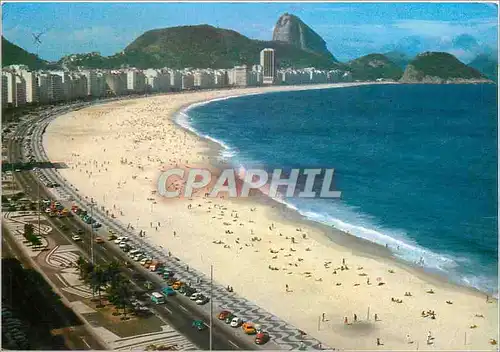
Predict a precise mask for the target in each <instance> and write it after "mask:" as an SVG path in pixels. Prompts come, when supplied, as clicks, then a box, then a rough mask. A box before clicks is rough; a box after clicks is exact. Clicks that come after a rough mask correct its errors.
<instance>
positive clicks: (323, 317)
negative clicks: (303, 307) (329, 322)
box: [321, 313, 325, 321]
mask: <svg viewBox="0 0 500 352" xmlns="http://www.w3.org/2000/svg"><path fill="white" fill-rule="evenodd" d="M321 320H322V321H325V313H323V314H322V315H321Z"/></svg>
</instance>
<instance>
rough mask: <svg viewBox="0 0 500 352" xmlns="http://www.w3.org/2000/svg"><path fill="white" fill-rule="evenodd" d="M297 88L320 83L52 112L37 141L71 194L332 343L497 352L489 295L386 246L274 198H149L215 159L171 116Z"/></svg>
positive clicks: (494, 312) (494, 310)
mask: <svg viewBox="0 0 500 352" xmlns="http://www.w3.org/2000/svg"><path fill="white" fill-rule="evenodd" d="M347 85H349V84H336V85H330V86H335V87H337V88H338V89H340V88H342V87H343V86H347ZM306 88H307V89H313V88H321V87H318V86H308V87H269V88H249V89H232V90H220V91H202V92H191V93H179V94H167V95H161V96H152V97H147V98H141V99H135V100H126V101H118V102H112V103H109V104H105V105H97V106H94V107H90V108H86V109H82V110H79V111H75V112H71V113H69V114H67V115H64V116H61V117H58V118H57V119H55V120H54V121H53V122H52V123H51V124H50V125H49V126H48V127H47V130H46V133H45V134H44V138H43V145H44V148H45V150H46V151H47V155H48V156H49V158H50V160H51V161H53V162H64V163H66V164H67V165H68V168H67V169H61V170H59V172H60V174H61V175H62V176H63V177H64V178H66V179H67V180H68V182H70V183H71V184H73V185H74V186H75V187H76V188H77V189H78V190H79V192H80V194H82V195H85V196H87V197H89V198H90V197H93V198H94V200H95V201H96V202H97V204H98V206H99V207H101V206H103V207H105V209H107V210H109V213H110V214H113V215H114V216H115V217H116V218H118V219H119V220H120V221H121V222H122V223H124V224H125V225H127V224H130V225H131V226H133V227H134V228H135V229H136V231H137V232H139V231H140V230H143V231H146V240H148V241H151V242H152V243H155V244H157V245H162V246H163V247H165V248H168V249H169V250H170V251H171V252H172V253H174V254H175V256H177V257H179V258H180V259H181V260H183V261H184V262H186V263H188V264H189V265H190V266H191V267H194V268H196V269H197V270H199V271H202V272H204V273H207V274H208V273H209V271H210V264H213V266H214V278H215V280H216V281H217V282H218V283H220V284H222V285H224V286H227V285H231V286H233V287H234V290H235V291H236V292H238V293H239V294H241V295H242V296H244V297H246V298H247V299H249V300H251V301H253V302H255V303H256V304H257V305H259V306H261V307H262V308H264V309H266V310H268V311H269V312H271V313H273V314H275V315H277V316H279V317H280V318H282V319H284V320H286V321H288V322H289V323H291V324H293V325H295V326H297V327H298V328H300V329H302V330H304V331H306V332H307V333H309V334H310V335H312V336H314V337H316V338H317V339H319V340H320V341H323V342H324V343H326V344H328V345H329V346H332V347H335V348H342V349H351V350H360V349H370V350H374V349H380V350H416V349H419V350H496V349H497V346H494V345H491V344H490V340H491V339H495V340H497V341H498V301H497V300H493V299H490V300H489V302H487V300H486V295H485V294H482V293H479V292H476V291H473V290H472V289H467V288H464V287H459V286H455V285H452V284H449V283H446V282H445V280H440V279H439V278H436V277H432V276H430V275H427V274H424V273H422V272H421V271H420V270H417V269H414V268H411V267H410V266H407V265H404V264H402V263H400V262H398V261H396V260H394V259H392V258H391V257H390V255H389V254H388V253H386V251H385V249H384V248H379V247H378V246H375V245H367V244H365V243H363V241H360V240H358V239H355V238H352V237H351V236H349V235H345V234H342V233H339V232H338V231H336V230H334V229H331V228H328V227H326V226H319V225H317V224H314V223H310V222H308V221H304V220H303V219H301V218H300V216H298V215H296V216H295V215H293V214H290V213H291V211H288V210H284V209H283V206H280V205H279V204H275V203H274V202H262V201H255V200H252V198H247V199H232V200H228V199H204V198H193V199H192V200H189V199H184V200H172V199H171V200H165V199H162V198H161V197H160V196H158V195H157V194H155V191H156V190H157V179H158V176H159V173H160V171H161V169H162V168H163V167H165V166H169V165H170V166H172V165H176V164H182V165H208V164H212V165H213V164H216V161H217V160H216V158H217V155H216V150H214V146H212V145H211V143H208V142H207V141H205V140H202V139H201V138H199V137H197V136H195V135H193V134H192V133H190V132H188V131H185V130H183V129H182V128H180V127H179V126H178V125H177V124H175V123H174V122H173V120H172V116H173V115H174V113H175V112H177V111H178V110H179V109H180V108H181V107H184V106H187V105H189V104H192V103H195V102H201V101H206V100H211V99H215V98H223V97H227V96H238V95H245V94H258V93H263V92H270V91H283V90H300V89H306ZM327 232H328V233H329V234H330V235H331V236H333V238H338V239H339V241H335V243H334V242H332V241H331V240H330V239H328V238H327V237H326V233H327ZM292 238H293V239H292ZM346 267H347V269H346ZM287 287H288V288H287ZM431 290H432V291H431ZM429 292H433V293H429ZM408 293H410V294H411V295H408ZM428 311H432V312H434V315H433V316H434V318H432V316H431V314H427V312H428ZM423 312H425V314H424V315H425V316H422V313H423ZM323 314H324V316H323ZM368 314H369V315H368ZM375 315H377V320H375ZM355 316H356V320H357V321H354V317H355ZM346 317H347V322H348V324H345V318H346ZM323 318H324V321H323ZM318 328H319V329H318ZM429 332H430V333H431V336H432V338H431V339H429V338H428V334H429ZM377 338H379V339H380V340H379V341H380V345H377Z"/></svg>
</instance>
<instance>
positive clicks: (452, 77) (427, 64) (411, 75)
mask: <svg viewBox="0 0 500 352" xmlns="http://www.w3.org/2000/svg"><path fill="white" fill-rule="evenodd" d="M400 82H401V83H435V84H446V83H493V82H492V81H491V80H490V79H488V78H487V77H486V76H484V75H483V74H481V72H479V71H478V70H476V69H474V68H472V67H470V66H467V65H465V64H464V63H462V62H461V61H460V60H458V59H457V58H456V57H455V56H453V55H451V54H449V53H444V52H425V53H422V54H419V55H417V56H416V57H415V59H413V60H412V61H410V62H409V63H408V65H407V66H406V69H405V71H404V73H403V77H401V80H400Z"/></svg>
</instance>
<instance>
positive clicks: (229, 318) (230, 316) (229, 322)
mask: <svg viewBox="0 0 500 352" xmlns="http://www.w3.org/2000/svg"><path fill="white" fill-rule="evenodd" d="M234 317H236V315H234V314H233V313H230V314H229V315H228V316H227V318H226V320H224V322H225V323H226V324H231V322H232V321H233V318H234Z"/></svg>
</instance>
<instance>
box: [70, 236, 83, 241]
mask: <svg viewBox="0 0 500 352" xmlns="http://www.w3.org/2000/svg"><path fill="white" fill-rule="evenodd" d="M71 239H72V240H73V241H75V242H78V241H81V240H82V238H81V237H80V236H78V235H73V236H71Z"/></svg>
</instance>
